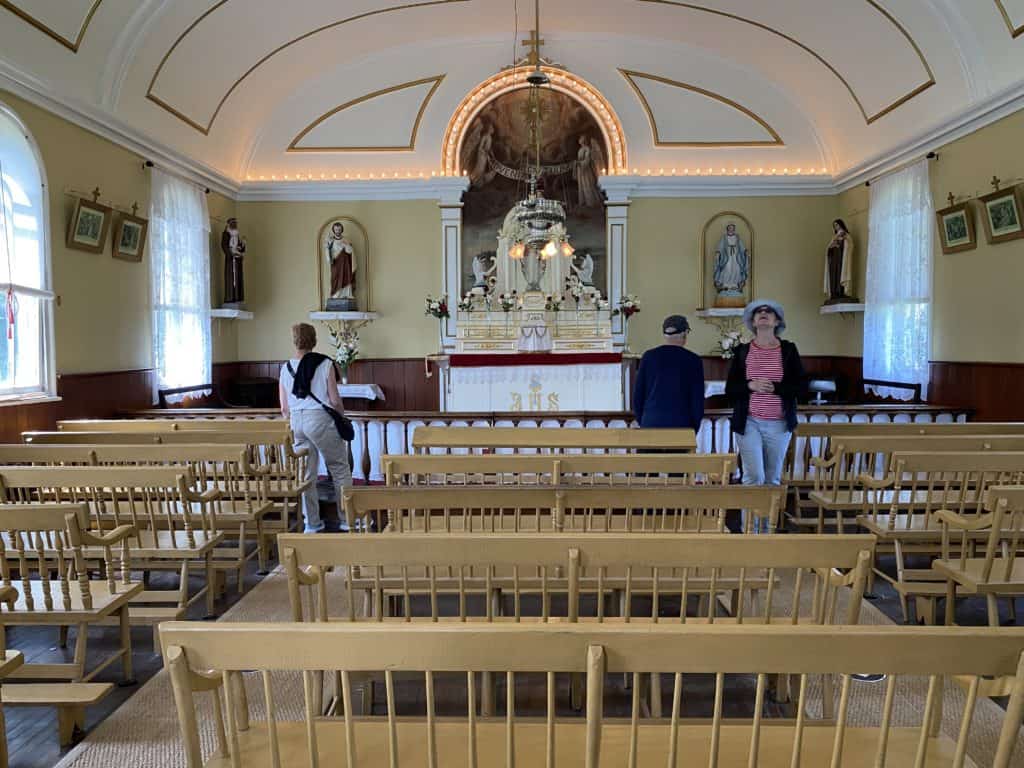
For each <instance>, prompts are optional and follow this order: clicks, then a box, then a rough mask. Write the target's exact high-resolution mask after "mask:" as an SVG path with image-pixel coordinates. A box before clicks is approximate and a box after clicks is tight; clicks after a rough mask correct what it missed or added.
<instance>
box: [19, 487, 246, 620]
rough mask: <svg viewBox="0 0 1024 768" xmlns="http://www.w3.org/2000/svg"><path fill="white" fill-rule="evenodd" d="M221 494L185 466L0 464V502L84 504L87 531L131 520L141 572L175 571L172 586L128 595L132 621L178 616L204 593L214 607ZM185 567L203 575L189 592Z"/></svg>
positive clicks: (115, 526) (111, 527)
mask: <svg viewBox="0 0 1024 768" xmlns="http://www.w3.org/2000/svg"><path fill="white" fill-rule="evenodd" d="M220 497H221V493H220V491H218V490H216V489H211V490H201V489H199V488H198V487H197V486H196V483H195V479H194V478H193V477H192V475H191V473H190V472H189V471H188V469H187V468H185V467H0V501H3V502H8V503H28V504H32V503H36V502H43V503H68V502H70V503H76V504H85V505H86V507H87V515H88V521H89V522H88V525H89V530H90V531H91V532H96V533H102V532H105V531H108V530H117V529H118V528H119V527H121V526H124V525H127V526H131V529H132V533H131V535H130V536H129V537H128V539H127V541H128V545H129V546H130V548H131V551H132V567H133V569H135V570H139V571H142V572H143V574H144V576H146V574H147V572H149V571H161V570H169V571H174V572H177V573H178V574H179V586H178V588H177V589H174V590H166V589H164V590H157V589H147V590H145V591H143V592H140V593H139V594H138V595H134V596H133V598H132V610H131V621H132V623H133V624H145V625H152V626H154V627H155V625H156V624H157V623H159V622H160V621H164V620H166V619H169V618H179V617H182V616H184V614H185V610H186V609H187V608H188V606H189V605H191V604H192V603H194V602H196V601H197V600H199V599H201V598H202V597H203V596H205V597H206V612H207V614H208V615H210V616H212V615H213V614H214V599H215V597H216V594H215V593H216V590H215V588H214V587H215V585H216V579H215V573H214V568H215V558H216V556H217V552H216V550H217V547H218V546H219V545H220V544H221V542H222V541H223V540H224V534H223V532H222V531H220V529H219V528H218V524H217V516H216V508H215V503H216V502H217V501H218V500H219V499H220ZM230 556H234V553H229V557H230ZM190 568H199V569H202V571H203V574H204V584H203V586H202V587H201V588H200V589H199V590H198V591H197V592H196V593H195V594H194V595H193V596H192V597H191V598H190V597H189V594H188V592H189V584H188V574H189V569H190ZM147 578H148V577H147ZM154 639H155V638H154Z"/></svg>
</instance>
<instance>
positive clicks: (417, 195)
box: [236, 176, 469, 205]
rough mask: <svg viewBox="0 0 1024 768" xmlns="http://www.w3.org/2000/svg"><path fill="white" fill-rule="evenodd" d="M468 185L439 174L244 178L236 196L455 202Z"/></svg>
mask: <svg viewBox="0 0 1024 768" xmlns="http://www.w3.org/2000/svg"><path fill="white" fill-rule="evenodd" d="M467 189H469V179H467V178H465V177H461V176H442V177H437V178H430V179H376V180H368V181H290V182H289V181H286V182H271V183H264V182H245V183H244V184H242V186H241V188H240V189H239V192H238V196H237V197H236V199H237V200H238V201H239V202H242V203H250V202H293V201H319V202H325V201H335V200H339V201H342V200H437V201H438V202H439V203H442V204H449V205H450V204H455V203H458V202H460V201H461V200H462V195H463V193H464V192H465V191H466V190H467Z"/></svg>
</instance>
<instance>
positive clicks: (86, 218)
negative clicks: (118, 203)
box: [67, 198, 111, 253]
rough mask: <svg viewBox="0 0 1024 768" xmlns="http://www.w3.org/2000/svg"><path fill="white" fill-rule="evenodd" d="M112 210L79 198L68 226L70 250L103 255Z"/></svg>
mask: <svg viewBox="0 0 1024 768" xmlns="http://www.w3.org/2000/svg"><path fill="white" fill-rule="evenodd" d="M110 213H111V211H110V208H108V207H107V206H105V205H101V204H100V203H94V202H92V201H90V200H83V199H82V198H78V199H77V200H76V201H75V210H74V212H73V213H72V214H71V221H70V223H69V225H68V237H67V246H68V248H74V249H75V250H79V251H89V253H103V244H104V243H105V242H106V239H107V230H108V229H110Z"/></svg>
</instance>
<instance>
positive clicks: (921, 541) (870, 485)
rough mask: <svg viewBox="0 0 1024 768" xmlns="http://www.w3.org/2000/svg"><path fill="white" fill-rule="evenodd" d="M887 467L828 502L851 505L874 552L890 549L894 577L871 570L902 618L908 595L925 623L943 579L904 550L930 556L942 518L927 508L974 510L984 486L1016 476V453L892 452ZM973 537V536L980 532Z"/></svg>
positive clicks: (1022, 475)
mask: <svg viewBox="0 0 1024 768" xmlns="http://www.w3.org/2000/svg"><path fill="white" fill-rule="evenodd" d="M890 469H891V471H890V473H889V474H888V475H887V476H886V477H885V478H882V479H879V478H875V477H873V476H869V475H861V476H860V478H859V490H854V491H846V492H838V493H837V494H836V497H835V498H834V499H833V500H832V502H831V503H832V504H833V506H834V507H835V508H837V509H840V508H842V509H849V510H851V511H856V510H858V509H859V512H857V513H856V514H857V518H856V519H857V524H858V525H860V526H861V527H863V528H864V529H865V530H867V532H868V533H872V534H874V535H875V536H876V537H877V538H878V542H879V547H878V549H876V554H878V553H879V552H881V551H892V552H893V553H894V554H895V556H896V578H895V579H891V578H890V577H889V576H888V575H886V574H885V573H883V572H882V571H880V570H878V569H876V570H875V573H876V574H878V575H881V576H882V577H883V578H884V579H886V580H887V581H889V582H890V583H891V584H892V585H893V587H894V588H895V589H896V591H897V593H898V594H899V596H900V602H901V605H902V607H903V611H904V618H906V619H908V620H909V611H908V604H907V598H908V597H914V598H915V601H916V604H917V608H918V611H919V613H918V615H919V616H923V617H924V618H925V620H926V621H928V622H929V623H931V622H934V620H935V601H936V599H937V598H939V597H943V596H944V595H945V594H946V588H945V583H944V581H945V580H944V579H942V578H941V577H940V576H938V575H937V574H936V572H935V571H933V570H932V569H931V568H930V567H929V568H910V567H908V565H907V562H906V560H907V556H908V555H911V554H916V555H922V556H926V557H938V556H939V555H940V554H941V551H942V524H941V523H940V522H939V520H938V519H937V518H936V517H935V513H936V512H938V511H939V510H940V509H947V510H952V511H955V512H957V513H958V514H961V515H971V516H977V515H979V514H982V513H983V511H984V500H985V493H986V490H987V489H988V488H989V487H990V486H993V485H1003V484H1006V483H1014V482H1021V481H1022V480H1024V452H1021V453H1015V452H996V451H987V452H980V453H952V452H948V451H947V452H942V453H922V452H897V453H894V454H892V458H891V462H890ZM812 497H813V494H812ZM839 514H842V511H840V513H839ZM968 535H970V534H968ZM974 537H975V538H976V539H978V540H981V539H982V538H983V534H974ZM922 612H923V613H922Z"/></svg>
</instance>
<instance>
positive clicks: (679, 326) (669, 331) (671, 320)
mask: <svg viewBox="0 0 1024 768" xmlns="http://www.w3.org/2000/svg"><path fill="white" fill-rule="evenodd" d="M688 330H690V324H689V323H688V322H686V318H685V317H683V316H682V315H669V316H668V317H666V318H665V322H663V323H662V324H661V332H662V333H664V334H665V335H666V336H675V335H677V334H680V333H686V332H687V331H688Z"/></svg>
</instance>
